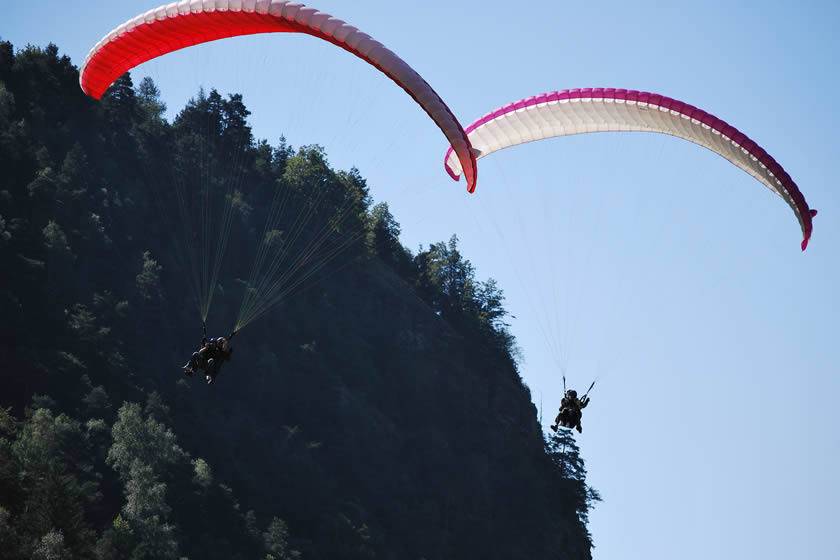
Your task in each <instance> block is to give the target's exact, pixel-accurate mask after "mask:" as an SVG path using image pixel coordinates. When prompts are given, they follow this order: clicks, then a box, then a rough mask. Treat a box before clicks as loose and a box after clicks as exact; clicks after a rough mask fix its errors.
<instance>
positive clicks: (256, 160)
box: [0, 43, 598, 560]
mask: <svg viewBox="0 0 840 560" xmlns="http://www.w3.org/2000/svg"><path fill="white" fill-rule="evenodd" d="M164 112H165V108H164V106H163V105H162V103H161V101H160V96H159V92H158V90H157V88H156V86H155V85H154V84H153V83H152V82H151V81H150V80H143V81H142V82H140V83H138V84H134V83H132V80H131V78H130V77H129V76H128V75H126V76H124V77H123V78H122V79H120V80H119V81H118V82H117V84H115V86H114V87H113V88H112V89H111V91H110V92H109V93H108V94H107V95H106V97H105V98H104V99H103V100H102V102H95V101H92V100H90V99H88V98H87V97H85V96H84V95H83V94H82V92H81V91H80V90H79V86H78V71H77V69H76V67H74V66H73V64H72V62H71V61H70V60H69V59H68V58H67V57H65V56H61V55H60V53H59V50H58V48H56V47H55V46H52V45H50V46H48V47H46V48H36V47H27V48H24V49H22V50H17V51H15V49H14V48H13V46H12V45H11V44H9V43H0V551H2V554H0V556H2V558H4V559H6V558H8V559H9V560H14V559H23V558H38V559H43V560H46V559H51V560H52V559H68V558H102V559H111V558H114V559H117V558H132V559H169V558H172V559H177V558H182V557H186V558H191V559H193V560H197V559H213V558H219V559H222V558H224V559H228V558H234V559H236V558H241V559H256V558H259V559H273V560H280V559H290V558H303V559H312V560H315V559H318V560H340V559H373V558H377V559H393V560H405V559H417V560H420V559H425V560H439V559H441V560H442V559H459V560H461V559H472V558H475V559H479V558H481V559H500V560H501V559H504V560H516V559H522V560H525V559H527V560H534V559H543V558H545V559H548V558H551V559H586V558H590V557H591V554H590V550H591V547H592V543H591V539H590V536H589V534H588V532H587V529H586V522H587V512H588V510H589V507H590V506H591V504H592V503H593V501H596V500H597V499H598V497H597V494H596V493H595V492H594V491H592V490H590V489H589V488H588V487H587V486H586V480H585V477H586V472H585V469H584V465H583V461H582V459H581V458H580V456H579V454H578V449H577V447H576V445H575V443H574V439H573V438H572V437H571V435H570V434H568V433H565V432H564V433H561V434H559V435H557V436H555V437H554V438H553V439H551V440H550V441H547V442H546V441H545V440H544V438H543V434H542V431H541V429H540V426H539V424H538V421H537V418H536V410H535V408H534V406H533V404H532V403H531V398H530V394H529V391H528V388H527V387H526V386H525V385H524V384H523V382H522V380H521V378H520V376H519V373H518V370H517V355H518V350H517V348H516V343H515V340H514V338H513V337H512V335H511V334H510V332H509V331H508V329H507V326H506V325H505V323H504V318H505V315H506V312H505V310H504V307H503V305H504V297H503V293H502V290H501V289H500V287H499V286H497V285H496V284H495V283H494V282H493V281H492V280H488V281H482V280H480V279H479V278H477V277H476V274H475V272H474V270H473V267H472V266H471V264H470V262H469V260H467V259H466V258H465V257H464V256H463V255H462V254H461V253H460V252H459V249H458V243H457V238H456V237H455V236H453V237H452V239H450V240H448V241H446V242H438V243H432V244H430V245H429V246H428V247H427V248H423V249H420V250H419V251H417V252H412V251H409V250H407V249H406V248H404V247H403V246H402V245H401V244H400V242H399V224H398V222H397V220H396V219H395V217H394V216H392V215H391V213H390V212H389V210H388V207H387V205H385V204H374V203H373V201H371V199H370V196H369V194H368V191H367V186H366V183H365V180H364V178H363V177H362V176H361V175H360V173H359V172H358V171H356V170H350V171H339V170H335V169H332V168H331V166H330V165H329V162H328V160H327V155H326V153H325V151H324V149H322V148H321V147H318V146H304V147H300V148H292V147H291V145H290V144H288V143H286V141H285V140H281V141H279V142H278V143H277V144H274V145H273V144H270V143H268V142H266V141H259V140H256V139H254V138H253V137H252V133H251V130H250V128H249V125H248V118H249V113H248V110H247V108H246V106H245V104H244V102H243V99H242V97H241V96H239V95H221V94H219V93H218V92H216V91H214V90H211V91H209V92H198V93H197V94H196V96H195V98H194V99H193V100H192V101H191V102H190V103H189V104H188V105H187V106H186V107H184V108H183V109H182V110H180V111H179V112H177V117H175V118H174V119H172V120H171V122H169V121H168V120H166V119H165V118H164ZM208 137H209V138H210V142H208V141H207V139H208ZM291 140H293V139H290V141H291ZM208 146H209V148H207V149H205V148H204V147H208ZM199 151H200V152H201V154H200V158H199V159H200V161H201V162H206V161H210V162H211V165H209V166H207V165H204V164H203V163H202V165H204V167H201V169H203V170H204V171H202V173H204V175H206V176H208V177H209V179H210V180H211V181H212V180H213V178H214V174H215V173H217V174H219V175H220V176H221V175H223V174H224V173H229V170H228V171H225V168H226V166H229V164H230V162H232V161H235V162H236V173H237V182H236V188H235V189H234V190H233V191H232V193H231V195H230V198H228V199H227V201H228V202H229V203H230V208H231V212H232V214H231V222H230V224H231V225H230V238H229V245H228V250H227V254H226V258H225V259H224V265H223V266H222V267H221V268H220V270H219V273H218V282H219V286H218V289H217V290H216V291H215V297H214V301H213V308H212V313H211V315H210V322H209V325H208V327H209V329H210V331H211V333H210V334H214V335H215V334H228V331H229V330H230V328H231V326H232V325H233V323H234V321H235V319H236V315H237V310H238V309H239V308H240V303H241V302H242V299H243V292H244V291H245V290H247V286H248V282H247V276H248V271H250V270H251V266H252V262H253V261H254V258H255V251H256V249H257V247H259V246H260V244H261V240H262V239H261V236H263V235H264V224H265V222H266V219H267V218H268V216H267V215H266V214H267V211H268V208H270V207H271V201H272V200H273V197H274V195H275V194H276V193H277V192H278V190H282V191H283V192H284V193H285V192H288V193H290V194H289V197H288V204H289V205H291V207H292V208H293V209H295V208H297V207H299V208H300V209H305V208H307V206H306V205H307V204H310V203H311V201H312V193H313V192H316V191H317V192H318V193H321V194H319V195H318V196H319V198H318V200H319V205H318V207H317V209H316V210H315V211H314V213H315V214H316V215H315V216H314V217H313V219H312V221H311V224H313V225H312V226H311V227H312V228H316V227H317V224H319V223H320V224H323V223H329V220H330V219H331V216H334V215H335V214H336V212H338V211H339V210H340V211H341V212H342V216H343V220H342V222H341V227H336V228H334V231H333V232H332V237H331V238H330V240H329V242H328V244H327V245H326V246H325V247H326V250H329V248H330V247H334V248H339V247H343V248H344V249H343V250H342V251H341V253H340V257H339V258H336V259H334V260H333V261H332V262H331V263H330V266H326V267H325V268H324V269H323V271H321V272H320V273H319V274H317V275H314V276H312V277H311V278H310V279H309V281H307V282H305V283H302V284H301V285H300V286H299V288H298V289H296V290H294V292H293V293H291V294H289V297H286V298H284V299H283V300H282V301H281V302H280V303H279V304H278V305H276V306H275V307H273V308H272V309H271V310H270V311H269V312H267V313H265V314H264V315H263V316H261V317H259V318H258V319H256V320H255V321H254V322H253V323H251V324H249V325H248V326H247V328H246V329H244V330H243V331H242V333H240V334H239V335H238V336H237V337H236V339H235V341H234V347H235V350H236V352H235V354H234V356H233V360H232V361H231V362H230V363H229V364H227V365H225V367H224V369H223V371H222V373H221V375H220V377H219V379H218V381H217V382H216V383H215V384H214V385H209V386H208V385H206V384H205V383H204V381H203V379H200V378H198V377H195V378H186V377H185V376H184V375H183V374H182V372H181V369H180V368H181V365H182V364H183V363H184V362H185V361H186V360H187V358H188V357H189V355H190V354H191V353H192V352H193V351H194V350H195V349H196V346H197V345H198V343H199V342H200V340H201V320H200V317H199V316H198V313H197V311H196V306H195V305H194V294H193V293H192V292H191V291H190V281H189V275H190V272H189V271H188V270H186V269H185V268H184V266H183V261H182V260H179V258H178V251H177V248H178V246H177V244H173V236H172V235H171V232H172V231H175V230H177V229H178V228H179V227H181V226H182V225H183V224H180V223H178V220H179V215H178V213H177V212H174V211H173V212H168V211H167V210H170V209H173V208H176V207H177V204H178V201H177V200H176V194H175V193H176V189H174V188H172V186H171V184H170V183H171V181H172V180H173V179H172V178H173V177H176V176H178V175H179V174H181V179H180V180H182V181H188V180H189V178H190V177H194V176H195V175H196V174H195V173H192V174H191V173H190V169H191V168H190V164H191V162H192V164H195V161H196V160H195V157H197V156H196V154H197V153H198V152H199ZM191 158H192V159H191ZM196 169H198V168H196ZM208 169H209V170H210V171H207V170H208ZM199 175H200V174H199ZM299 214H300V212H291V214H290V215H299ZM287 225H288V224H287ZM358 232H362V235H357V233H358ZM278 235H279V234H278ZM345 242H346V243H345Z"/></svg>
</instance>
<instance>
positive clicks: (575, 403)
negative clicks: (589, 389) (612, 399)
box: [551, 389, 589, 433]
mask: <svg viewBox="0 0 840 560" xmlns="http://www.w3.org/2000/svg"><path fill="white" fill-rule="evenodd" d="M588 404H589V397H588V396H583V397H582V398H580V399H579V398H578V396H577V391H575V390H574V389H569V390H568V391H566V394H565V395H564V396H563V400H561V401H560V411H559V412H558V413H557V418H555V419H554V424H552V425H551V429H552V430H553V431H555V432H556V431H557V428H558V427H559V426H563V427H564V428H575V429H576V430H577V431H578V433H583V427H582V426H581V425H580V421H581V419H582V418H583V409H584V408H586V405H588Z"/></svg>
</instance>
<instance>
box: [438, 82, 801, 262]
mask: <svg viewBox="0 0 840 560" xmlns="http://www.w3.org/2000/svg"><path fill="white" fill-rule="evenodd" d="M466 131H467V135H468V137H469V140H470V143H471V144H472V147H473V148H474V149H475V150H476V151H477V152H476V153H478V157H479V159H480V158H482V157H485V156H487V155H488V154H491V153H493V152H496V151H498V150H502V149H504V148H508V147H510V146H516V145H518V144H524V143H526V142H533V141H535V140H542V139H545V138H553V137H556V136H569V135H573V134H584V133H589V132H622V131H633V132H657V133H660V134H669V135H671V136H677V137H679V138H683V139H685V140H688V141H689V142H693V143H695V144H698V145H700V146H703V147H705V148H708V149H710V150H712V151H713V152H715V153H716V154H719V155H720V156H722V157H724V158H726V159H727V160H729V161H730V162H732V163H733V164H734V165H736V166H738V167H740V168H741V169H743V170H744V171H746V172H747V173H749V174H750V175H752V176H753V177H754V178H756V179H757V180H758V181H759V182H761V183H762V184H763V185H764V186H766V187H767V188H768V189H770V190H771V191H773V192H774V193H776V194H777V195H779V196H780V197H782V199H784V201H785V202H787V204H788V206H790V207H791V208H792V209H793V212H794V213H795V214H796V218H797V219H798V220H799V225H800V227H801V228H802V235H803V239H802V250H803V251H804V250H805V248H806V247H807V246H808V240H809V239H810V238H811V231H812V229H813V225H812V218H813V217H814V216H816V215H817V211H816V210H812V209H810V208H809V207H808V203H807V202H805V197H804V196H803V195H802V193H801V192H800V191H799V188H798V187H797V186H796V183H795V182H794V181H793V179H792V178H791V177H790V175H788V173H787V172H786V171H785V170H784V169H783V168H782V166H781V165H779V164H778V163H777V162H776V160H775V159H773V158H772V157H771V156H770V154H768V153H767V152H766V151H765V150H764V149H763V148H762V147H761V146H759V145H758V144H756V143H755V142H754V141H752V140H750V139H749V138H748V137H747V136H746V135H745V134H744V133H742V132H740V131H739V130H738V129H736V128H735V127H733V126H731V125H729V124H727V123H726V122H725V121H723V120H721V119H719V118H717V117H715V116H714V115H711V114H709V113H707V112H705V111H703V110H701V109H698V108H697V107H693V106H691V105H689V104H687V103H683V102H682V101H677V100H676V99H671V98H670V97H665V96H663V95H657V94H655V93H648V92H643V91H633V90H626V89H612V88H590V89H571V90H564V91H555V92H552V93H545V94H542V95H537V96H534V97H529V98H527V99H522V100H520V101H517V102H516V103H511V104H509V105H505V106H504V107H501V108H499V109H497V110H495V111H493V112H491V113H488V114H487V115H485V116H484V117H482V118H480V119H478V120H477V121H475V122H474V123H472V124H471V125H470V126H468V127H467V129H466ZM444 163H445V166H446V171H447V172H448V173H449V174H450V176H451V177H452V178H453V179H455V180H458V177H459V176H460V174H461V170H462V168H461V166H460V163H459V158H458V157H456V156H455V153H454V152H453V151H452V149H450V150H449V151H448V152H447V153H446V157H445V158H444Z"/></svg>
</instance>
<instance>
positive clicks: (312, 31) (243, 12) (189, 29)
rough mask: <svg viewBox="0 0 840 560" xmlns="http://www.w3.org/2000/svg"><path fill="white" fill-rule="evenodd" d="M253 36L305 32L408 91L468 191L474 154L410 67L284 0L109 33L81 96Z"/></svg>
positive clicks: (187, 14)
mask: <svg viewBox="0 0 840 560" xmlns="http://www.w3.org/2000/svg"><path fill="white" fill-rule="evenodd" d="M255 33H306V34H307V35H312V36H314V37H318V38H319V39H323V40H324V41H329V42H330V43H332V44H334V45H336V46H338V47H341V48H342V49H344V50H346V51H348V52H350V53H352V54H354V55H356V56H358V57H359V58H361V59H362V60H364V61H366V62H368V63H369V64H371V65H372V66H374V67H376V68H377V69H379V70H380V71H381V72H382V73H383V74H385V75H386V76H388V77H389V78H391V79H392V80H393V81H394V82H395V83H396V84H397V85H399V86H400V87H401V88H402V89H404V90H405V91H406V93H408V94H409V95H410V96H411V97H412V98H413V99H414V100H415V101H416V102H417V104H418V105H420V107H421V108H422V109H423V110H424V111H425V112H426V113H427V114H428V115H429V116H430V117H431V118H432V120H433V121H434V122H435V124H436V125H437V126H438V128H440V129H441V131H443V134H444V135H445V136H446V138H447V140H448V141H449V144H450V145H451V147H452V149H453V150H454V153H455V154H457V158H458V160H459V167H460V168H461V169H463V171H464V175H465V176H466V178H467V183H468V185H469V189H470V190H473V189H474V188H475V183H476V178H477V177H476V174H477V170H476V163H475V156H474V155H473V153H472V150H471V149H470V145H469V140H468V139H467V135H466V133H465V132H464V129H463V128H462V127H461V125H460V123H459V122H458V120H457V119H456V118H455V116H454V115H453V114H452V112H451V111H450V110H449V107H447V106H446V104H445V103H444V102H443V100H442V99H441V98H440V96H439V95H438V94H437V93H436V92H435V90H434V89H432V87H431V86H430V85H429V84H428V83H426V81H425V80H424V79H423V78H422V77H421V76H420V74H418V73H417V72H416V71H415V70H414V69H413V68H411V67H410V66H409V65H408V64H406V63H405V62H404V61H403V60H402V59H400V57H398V56H397V55H396V54H394V53H393V52H391V51H390V50H388V49H387V48H385V46H384V45H382V43H379V42H378V41H376V40H374V39H373V38H372V37H370V36H369V35H367V34H365V33H362V32H361V31H359V30H358V29H356V28H355V27H353V26H352V25H349V24H347V23H345V22H343V21H341V20H340V19H336V18H334V17H332V16H330V15H329V14H325V13H323V12H319V11H318V10H316V9H314V8H309V7H307V6H304V5H303V4H299V3H295V2H289V1H287V0H182V1H180V2H173V3H171V4H167V5H165V6H160V7H159V8H155V9H154V10H149V11H148V12H146V13H145V14H141V15H139V16H137V17H135V18H134V19H131V20H129V21H127V22H125V23H123V24H122V25H120V26H119V27H117V28H116V29H114V30H113V31H111V32H110V33H108V35H106V36H105V37H104V38H103V39H102V40H101V41H99V42H98V43H97V44H96V46H94V47H93V49H91V51H90V53H89V54H88V56H87V59H85V62H84V64H83V65H82V69H81V75H80V78H79V81H80V84H81V86H82V90H84V92H85V93H86V94H88V95H90V96H91V97H93V98H95V99H99V98H101V97H102V95H103V94H104V93H105V91H106V90H107V89H108V87H109V86H110V85H111V84H113V83H114V81H115V80H116V79H117V78H119V77H120V76H121V75H123V74H124V73H125V72H127V71H128V70H130V69H132V68H134V67H135V66H138V65H140V64H142V63H144V62H146V61H149V60H151V59H153V58H156V57H159V56H162V55H165V54H168V53H171V52H173V51H176V50H179V49H183V48H185V47H189V46H192V45H197V44H200V43H206V42H209V41H216V40H218V39H225V38H228V37H237V36H240V35H252V34H255Z"/></svg>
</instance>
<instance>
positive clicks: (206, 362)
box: [183, 326, 236, 385]
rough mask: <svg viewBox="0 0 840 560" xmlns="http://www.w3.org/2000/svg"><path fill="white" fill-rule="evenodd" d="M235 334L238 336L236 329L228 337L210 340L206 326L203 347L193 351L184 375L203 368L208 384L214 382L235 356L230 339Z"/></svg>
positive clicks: (193, 373) (190, 374)
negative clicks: (223, 366) (224, 365)
mask: <svg viewBox="0 0 840 560" xmlns="http://www.w3.org/2000/svg"><path fill="white" fill-rule="evenodd" d="M234 336H236V331H233V332H232V333H231V334H230V335H229V336H227V337H223V336H220V337H217V338H211V339H209V340H208V339H207V328H206V326H205V328H204V336H203V337H202V339H201V347H200V348H199V349H198V351H196V352H194V353H193V355H192V356H191V357H190V361H189V362H187V363H186V364H185V365H184V367H183V370H184V375H186V376H187V377H192V376H193V375H195V373H196V371H198V370H203V371H204V372H205V379H206V381H207V384H208V385H211V384H213V383H214V382H215V381H216V377H217V376H218V375H219V372H220V371H221V369H222V365H223V364H224V363H225V362H229V361H230V359H231V357H232V356H233V347H231V345H230V341H231V340H232V339H233V337H234Z"/></svg>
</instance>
